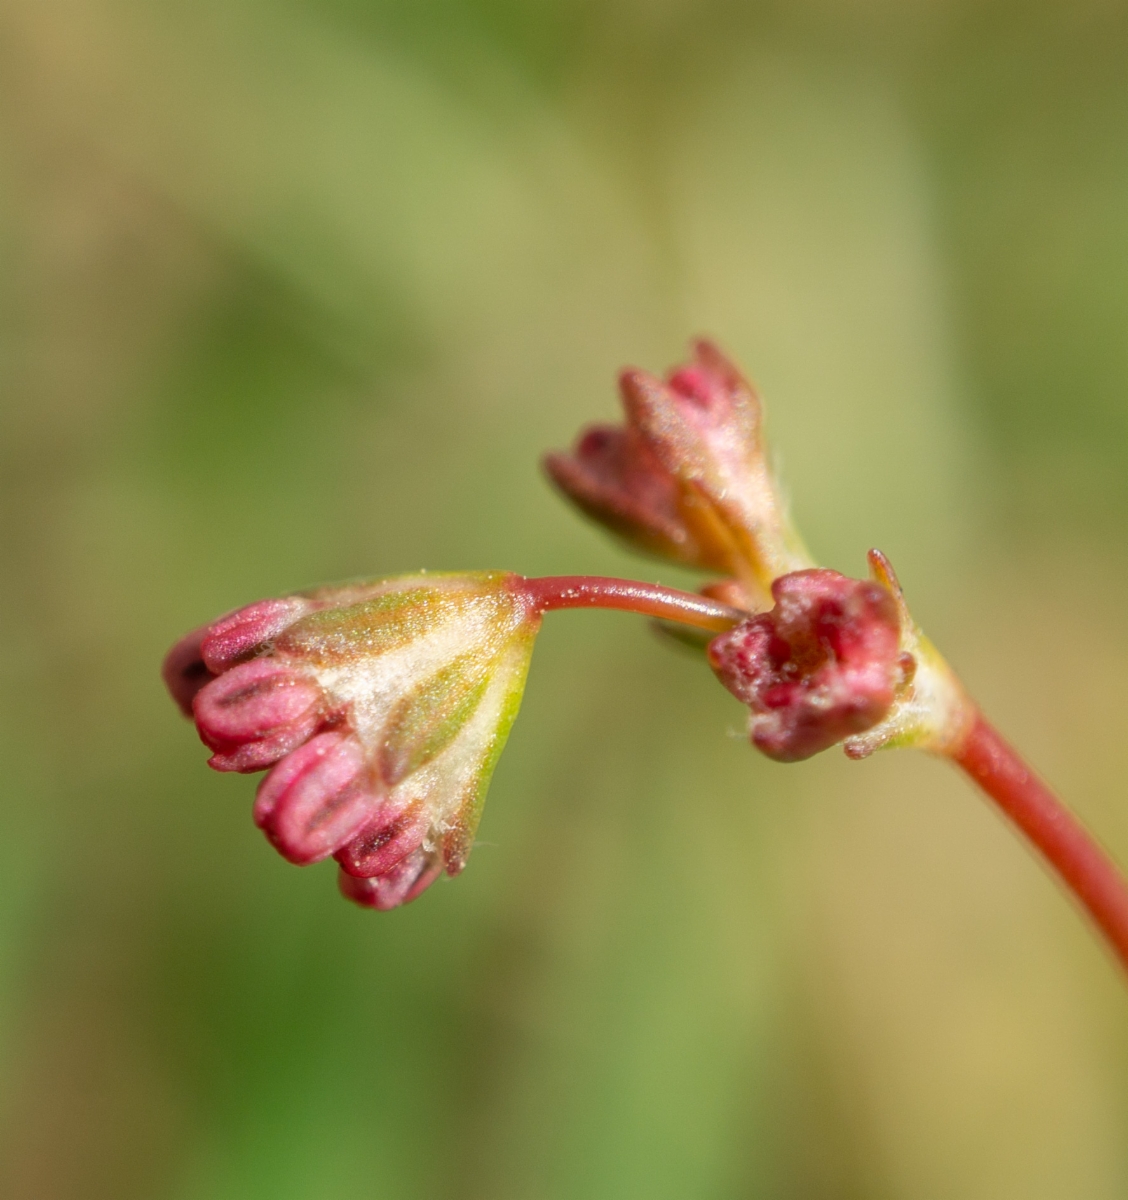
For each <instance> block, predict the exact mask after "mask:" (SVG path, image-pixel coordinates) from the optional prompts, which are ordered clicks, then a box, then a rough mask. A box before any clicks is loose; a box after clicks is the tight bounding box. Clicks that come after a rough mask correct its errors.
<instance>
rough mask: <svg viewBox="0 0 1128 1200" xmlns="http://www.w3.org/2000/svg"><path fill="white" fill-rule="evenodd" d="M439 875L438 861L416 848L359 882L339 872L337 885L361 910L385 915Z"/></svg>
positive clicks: (412, 896)
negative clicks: (394, 862) (371, 910)
mask: <svg viewBox="0 0 1128 1200" xmlns="http://www.w3.org/2000/svg"><path fill="white" fill-rule="evenodd" d="M442 873H443V862H442V859H441V858H440V857H439V856H438V855H437V854H435V853H434V852H428V851H427V850H424V849H422V848H420V849H418V850H416V851H414V852H413V853H412V854H409V855H408V856H407V857H406V858H404V859H401V860H400V861H399V862H398V863H396V865H395V866H394V867H392V868H390V869H389V870H388V871H386V872H385V873H384V874H382V875H376V876H373V877H372V878H367V879H361V878H358V877H357V876H355V875H350V874H349V873H348V872H347V871H344V870H342V871H341V872H339V874H338V875H337V883H338V886H339V887H340V889H341V895H343V896H345V897H347V898H348V899H349V900H352V901H354V902H355V903H356V904H359V905H361V907H363V908H375V909H379V910H380V911H381V912H387V911H388V909H391V908H399V907H400V906H401V905H403V904H407V903H408V902H409V901H411V900H414V899H415V897H416V896H418V895H419V894H420V893H422V892H424V891H426V890H427V888H429V887H430V886H431V884H432V883H434V882H435V880H436V879H438V877H439V876H440V875H441V874H442Z"/></svg>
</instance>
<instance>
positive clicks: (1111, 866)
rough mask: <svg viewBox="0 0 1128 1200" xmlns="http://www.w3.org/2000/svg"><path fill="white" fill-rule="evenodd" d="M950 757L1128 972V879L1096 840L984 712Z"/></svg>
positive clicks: (950, 751)
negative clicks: (1092, 923)
mask: <svg viewBox="0 0 1128 1200" xmlns="http://www.w3.org/2000/svg"><path fill="white" fill-rule="evenodd" d="M946 756H947V757H948V758H950V759H951V761H952V762H953V763H955V764H956V765H957V766H958V767H960V768H962V769H963V770H964V771H966V772H967V774H968V775H969V776H970V777H971V778H972V779H973V780H974V781H975V782H976V783H977V784H978V785H979V786H980V788H982V790H983V791H984V792H986V794H987V795H988V796H989V797H990V798H991V799H992V800H993V801H994V802H995V803H996V804H997V805H998V806H999V808H1000V809H1001V810H1002V811H1003V812H1004V813H1005V814H1006V816H1007V817H1008V818H1009V819H1010V820H1011V822H1012V823H1013V824H1014V825H1015V827H1016V828H1017V829H1018V830H1019V832H1020V833H1022V834H1023V835H1024V836H1025V837H1026V838H1027V839H1028V840H1029V842H1030V843H1031V845H1033V846H1034V847H1035V849H1036V850H1037V851H1038V852H1039V854H1040V855H1041V856H1042V858H1043V859H1044V860H1045V861H1046V863H1047V864H1048V865H1049V866H1050V868H1051V870H1053V872H1054V873H1055V874H1056V875H1057V876H1058V878H1059V879H1060V880H1061V881H1062V883H1063V884H1064V885H1065V886H1066V888H1067V889H1068V890H1069V891H1070V892H1071V893H1072V894H1073V895H1074V896H1075V897H1076V898H1077V900H1078V901H1079V902H1080V903H1081V905H1082V906H1083V907H1084V908H1085V909H1086V910H1087V911H1088V913H1089V915H1090V916H1091V917H1092V919H1093V920H1094V921H1095V922H1096V924H1097V927H1098V928H1099V929H1100V930H1101V932H1102V933H1103V934H1104V936H1105V938H1106V939H1107V940H1108V943H1109V945H1110V946H1111V947H1112V950H1113V952H1114V953H1115V954H1116V956H1117V958H1118V959H1119V960H1120V963H1121V965H1122V966H1123V967H1124V968H1125V970H1128V882H1126V881H1125V878H1124V875H1123V873H1122V872H1121V870H1120V868H1119V867H1118V866H1117V865H1116V863H1115V862H1113V860H1112V859H1111V858H1110V857H1109V855H1108V854H1106V853H1105V851H1104V850H1103V849H1102V847H1101V845H1100V843H1099V842H1098V841H1097V840H1096V838H1095V837H1094V836H1093V835H1092V834H1091V833H1090V832H1089V830H1088V829H1086V828H1085V826H1084V825H1083V824H1082V823H1081V821H1080V820H1078V818H1077V817H1076V816H1074V814H1073V813H1072V812H1070V810H1069V809H1068V808H1067V807H1066V806H1065V805H1064V804H1063V803H1062V802H1061V800H1059V799H1058V797H1057V796H1056V795H1055V794H1054V793H1053V792H1052V791H1051V790H1050V788H1049V787H1047V786H1046V784H1045V783H1043V782H1042V780H1041V779H1039V778H1038V776H1037V775H1036V774H1035V773H1034V772H1033V770H1031V768H1030V767H1029V766H1027V764H1026V763H1025V762H1024V761H1023V759H1022V756H1021V755H1020V754H1019V753H1018V751H1017V750H1015V748H1014V747H1013V746H1012V745H1011V744H1010V743H1009V742H1007V741H1006V739H1005V738H1003V736H1002V735H1001V734H1000V733H999V731H998V730H997V729H995V727H994V726H993V725H992V724H991V723H990V722H989V721H988V720H987V719H986V718H985V717H984V716H983V715H982V714H981V713H976V715H975V717H974V720H973V721H972V724H971V727H970V729H969V730H968V732H967V734H966V736H965V737H964V739H963V741H962V742H961V743H960V744H959V745H957V746H956V747H954V748H953V749H951V750H949V751H948V752H947V755H946Z"/></svg>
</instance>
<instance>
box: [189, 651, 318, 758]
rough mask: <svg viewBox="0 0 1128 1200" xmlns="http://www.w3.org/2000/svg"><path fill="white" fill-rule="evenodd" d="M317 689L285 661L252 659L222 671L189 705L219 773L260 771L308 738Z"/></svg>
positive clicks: (315, 713)
mask: <svg viewBox="0 0 1128 1200" xmlns="http://www.w3.org/2000/svg"><path fill="white" fill-rule="evenodd" d="M321 699H322V694H321V689H320V688H319V687H318V685H317V684H316V682H315V681H314V680H312V679H310V678H308V677H306V676H304V675H302V674H300V673H299V672H297V671H295V670H294V669H293V668H292V667H290V666H288V665H286V664H285V663H280V662H278V661H276V660H275V659H272V658H254V659H251V661H250V662H245V663H240V664H239V665H238V666H237V667H232V669H231V670H230V671H225V672H224V673H223V674H222V675H220V676H219V677H218V678H217V679H213V680H212V681H211V682H210V683H208V684H207V685H206V686H205V687H203V688H201V689H200V691H199V692H198V693H197V695H196V698H195V700H194V701H193V705H192V708H193V713H194V715H195V717H196V727H197V729H198V730H199V733H200V738H201V739H202V740H203V742H204V744H205V745H206V746H209V747H210V748H211V749H212V750H214V751H216V755H215V757H214V758H213V759H212V760H211V765H212V766H213V767H215V769H216V770H219V771H261V770H262V768H263V767H266V766H269V765H270V764H271V763H272V762H277V760H278V759H279V758H281V757H282V755H284V754H288V753H289V752H290V751H291V750H293V749H294V748H295V747H296V746H298V745H300V744H301V743H302V742H304V741H305V740H306V738H308V737H309V735H310V734H311V733H312V732H313V731H314V730H315V729H316V728H317V725H318V723H319V721H320V719H321V711H320V707H321Z"/></svg>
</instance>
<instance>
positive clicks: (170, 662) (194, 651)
mask: <svg viewBox="0 0 1128 1200" xmlns="http://www.w3.org/2000/svg"><path fill="white" fill-rule="evenodd" d="M209 628H210V626H208V625H201V626H200V628H199V629H193V630H192V632H191V633H186V634H185V635H184V636H183V637H182V638H181V639H180V641H178V642H177V643H176V645H175V646H173V648H172V649H171V650H170V651H169V652H168V653H167V654H166V655H165V660H164V662H163V663H162V664H161V678H162V679H163V680H164V683H165V687H167V688H168V690H169V693H170V694H171V696H172V698H173V700H175V701H176V704H177V706H178V707H179V709H180V711H181V712H182V713H183V714H184V715H185V716H186V717H190V716H191V715H192V701H193V700H194V699H195V698H196V693H197V692H198V691H199V690H200V688H202V687H203V686H204V685H205V684H206V683H210V682H211V680H213V679H214V678H215V675H214V674H213V672H211V671H209V670H208V668H207V664H206V663H205V662H204V658H203V655H202V654H201V652H200V646H201V644H202V642H203V640H204V638H205V637H206V636H207V633H208V630H209Z"/></svg>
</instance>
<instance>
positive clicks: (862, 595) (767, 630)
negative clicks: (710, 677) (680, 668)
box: [709, 569, 905, 762]
mask: <svg viewBox="0 0 1128 1200" xmlns="http://www.w3.org/2000/svg"><path fill="white" fill-rule="evenodd" d="M772 595H773V597H774V598H775V601H776V606H775V608H773V609H772V610H771V611H770V612H767V613H763V614H761V615H760V616H756V617H752V618H751V619H750V620H747V621H745V622H743V623H742V624H740V625H738V626H737V627H736V628H735V629H732V630H730V631H729V632H728V633H723V634H721V636H720V637H718V638H716V639H714V640H713V642H711V643H710V646H709V660H710V663H711V664H712V666H713V670H714V671H715V672H716V673H717V676H718V678H719V679H720V680H721V682H722V683H723V684H724V685H725V687H727V688H728V689H729V691H731V692H732V693H733V695H735V696H736V697H737V699H739V700H741V701H743V702H744V703H745V704H747V705H749V707H750V708H751V709H752V720H751V736H752V742H753V744H754V745H756V746H757V747H758V748H759V749H760V750H762V751H763V752H764V753H765V754H766V755H768V757H769V758H774V759H776V760H777V761H779V762H796V761H798V760H800V759H804V758H809V757H810V756H811V755H812V754H817V753H818V752H819V751H820V750H825V749H827V747H829V746H832V745H834V744H835V743H836V742H839V741H841V740H842V739H843V738H846V737H849V736H851V735H852V734H857V733H861V732H863V731H864V730H866V729H870V728H872V727H873V726H874V725H876V724H877V723H878V722H879V721H881V720H882V719H883V718H884V717H885V716H886V714H887V713H888V711H889V709H890V708H891V707H892V705H893V702H894V700H895V698H896V692H897V688H898V686H900V684H901V683H902V681H903V678H904V669H905V664H904V663H903V662H902V661H901V655H900V653H899V645H900V618H899V616H898V612H897V606H896V603H895V601H894V599H893V597H892V596H891V595H890V593H889V592H888V591H887V590H886V589H885V588H884V587H882V586H881V585H880V584H878V583H872V582H863V581H861V580H857V579H849V578H847V577H846V576H845V575H839V574H838V572H837V571H828V570H823V569H816V570H805V571H795V572H793V573H791V574H790V575H784V576H781V577H780V578H779V579H777V580H776V581H775V582H774V583H773V584H772Z"/></svg>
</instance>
